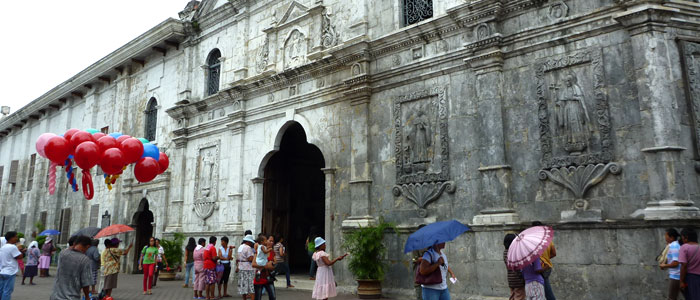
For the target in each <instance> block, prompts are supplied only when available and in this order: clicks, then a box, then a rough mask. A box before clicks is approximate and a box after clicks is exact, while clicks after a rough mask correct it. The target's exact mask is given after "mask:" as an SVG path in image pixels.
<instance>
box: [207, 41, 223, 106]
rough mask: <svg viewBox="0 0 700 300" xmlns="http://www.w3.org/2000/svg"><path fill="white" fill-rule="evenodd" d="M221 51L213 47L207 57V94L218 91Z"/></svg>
mask: <svg viewBox="0 0 700 300" xmlns="http://www.w3.org/2000/svg"><path fill="white" fill-rule="evenodd" d="M220 58H221V51H219V49H214V50H212V51H211V52H210V53H209V57H207V69H208V72H207V96H209V95H214V94H216V93H217V92H218V91H219V75H220V74H221V61H220V60H219V59H220Z"/></svg>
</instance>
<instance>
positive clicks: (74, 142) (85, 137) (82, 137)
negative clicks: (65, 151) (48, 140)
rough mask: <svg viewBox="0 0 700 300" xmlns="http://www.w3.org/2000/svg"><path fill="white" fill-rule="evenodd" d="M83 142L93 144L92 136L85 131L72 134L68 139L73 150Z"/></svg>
mask: <svg viewBox="0 0 700 300" xmlns="http://www.w3.org/2000/svg"><path fill="white" fill-rule="evenodd" d="M84 142H93V143H94V142H95V138H93V137H92V134H90V133H89V132H87V131H82V130H81V131H78V132H76V133H74V134H73V136H71V137H70V145H71V147H73V149H75V148H76V147H78V145H80V144H82V143H84Z"/></svg>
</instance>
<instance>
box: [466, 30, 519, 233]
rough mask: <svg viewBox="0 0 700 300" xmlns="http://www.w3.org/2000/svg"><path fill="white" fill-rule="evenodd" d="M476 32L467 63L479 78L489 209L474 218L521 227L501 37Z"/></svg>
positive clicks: (483, 167) (483, 166)
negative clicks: (510, 159) (509, 155)
mask: <svg viewBox="0 0 700 300" xmlns="http://www.w3.org/2000/svg"><path fill="white" fill-rule="evenodd" d="M475 31H476V32H477V33H478V34H475V36H476V38H477V39H478V40H477V41H476V42H475V43H473V44H471V45H467V48H471V49H474V50H475V52H474V53H473V56H472V57H469V58H467V59H465V60H464V61H465V63H467V64H468V65H469V67H470V68H471V69H472V70H473V71H474V73H475V75H476V85H477V86H476V98H477V102H478V103H477V106H478V107H479V109H478V112H479V119H480V120H481V122H482V124H481V126H479V128H481V129H482V132H480V136H481V140H480V143H482V144H484V145H485V153H484V155H482V156H481V162H480V165H481V166H480V167H479V172H480V173H481V186H482V194H481V197H482V201H483V202H485V203H487V205H488V206H487V208H486V209H484V210H482V211H480V212H479V214H478V215H476V216H474V218H473V220H472V222H473V224H475V225H497V224H517V223H520V218H519V216H518V214H517V213H516V212H515V210H514V209H513V204H512V200H511V194H510V186H511V169H510V165H508V163H507V161H506V155H505V139H504V134H503V101H504V100H503V94H502V93H501V88H500V87H502V86H503V53H502V52H501V50H500V48H499V47H498V44H499V43H500V41H501V36H500V34H493V35H491V36H484V33H483V32H484V31H485V32H486V33H490V27H488V25H487V24H483V23H482V24H480V25H479V26H477V28H475ZM495 87H496V88H495Z"/></svg>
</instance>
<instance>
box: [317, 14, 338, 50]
mask: <svg viewBox="0 0 700 300" xmlns="http://www.w3.org/2000/svg"><path fill="white" fill-rule="evenodd" d="M331 16H332V14H331V13H330V12H329V11H328V10H326V11H324V12H323V32H322V34H321V45H322V46H323V48H331V47H333V46H336V45H338V42H340V34H339V33H338V31H336V30H335V25H333V24H332V23H331Z"/></svg>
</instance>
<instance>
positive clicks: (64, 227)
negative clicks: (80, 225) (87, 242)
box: [59, 208, 71, 243]
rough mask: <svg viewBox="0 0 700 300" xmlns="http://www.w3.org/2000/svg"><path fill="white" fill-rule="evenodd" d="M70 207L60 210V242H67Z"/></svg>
mask: <svg viewBox="0 0 700 300" xmlns="http://www.w3.org/2000/svg"><path fill="white" fill-rule="evenodd" d="M70 220H71V219H70V208H64V209H63V210H61V237H60V239H59V240H60V242H61V243H67V242H68V237H70Z"/></svg>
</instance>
